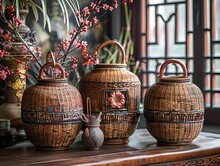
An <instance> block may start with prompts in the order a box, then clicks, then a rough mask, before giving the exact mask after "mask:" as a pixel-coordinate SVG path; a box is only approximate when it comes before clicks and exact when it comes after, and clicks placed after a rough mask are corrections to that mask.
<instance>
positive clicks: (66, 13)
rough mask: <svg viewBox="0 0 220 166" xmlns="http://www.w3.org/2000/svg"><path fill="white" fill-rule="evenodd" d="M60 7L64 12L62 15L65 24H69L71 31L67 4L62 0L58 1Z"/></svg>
mask: <svg viewBox="0 0 220 166" xmlns="http://www.w3.org/2000/svg"><path fill="white" fill-rule="evenodd" d="M57 1H58V3H59V5H60V7H61V10H62V13H63V18H64V20H63V21H64V24H65V23H67V24H68V26H67V29H69V19H68V18H69V17H68V12H67V9H66V5H65V2H63V1H62V0H57Z"/></svg>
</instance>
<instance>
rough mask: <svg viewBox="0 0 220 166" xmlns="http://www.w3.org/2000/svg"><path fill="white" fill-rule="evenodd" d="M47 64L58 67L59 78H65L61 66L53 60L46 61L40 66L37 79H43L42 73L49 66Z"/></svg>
mask: <svg viewBox="0 0 220 166" xmlns="http://www.w3.org/2000/svg"><path fill="white" fill-rule="evenodd" d="M49 66H53V67H54V68H58V69H60V71H61V78H63V79H65V78H66V76H65V71H64V69H63V67H62V66H61V65H60V64H59V63H54V62H48V63H46V64H45V65H43V66H42V68H41V69H40V74H39V79H43V73H44V70H45V69H46V68H47V67H49Z"/></svg>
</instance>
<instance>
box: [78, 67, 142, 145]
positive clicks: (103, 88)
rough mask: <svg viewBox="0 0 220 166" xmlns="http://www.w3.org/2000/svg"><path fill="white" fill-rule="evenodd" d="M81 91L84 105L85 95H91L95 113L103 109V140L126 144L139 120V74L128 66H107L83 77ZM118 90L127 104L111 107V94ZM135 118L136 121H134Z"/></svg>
mask: <svg viewBox="0 0 220 166" xmlns="http://www.w3.org/2000/svg"><path fill="white" fill-rule="evenodd" d="M79 90H80V92H81V95H82V98H83V105H84V107H85V106H86V98H87V97H89V98H90V99H91V107H92V114H98V113H99V112H103V116H102V121H101V129H102V131H103V133H104V136H105V142H104V143H105V144H106V143H107V142H108V144H123V143H127V142H128V137H129V136H130V135H131V134H133V132H134V131H135V129H136V127H137V123H138V117H139V102H140V81H139V79H138V77H137V76H136V75H135V74H133V73H131V72H130V71H128V70H127V69H126V68H125V67H124V68H117V67H112V64H111V66H109V67H108V65H105V66H104V67H99V68H96V69H94V71H92V72H91V73H88V74H87V75H86V76H84V77H83V78H82V79H81V81H80V88H79ZM115 92H118V93H120V94H121V95H123V96H124V99H125V103H123V104H122V107H120V108H112V107H111V105H110V103H109V96H110V95H111V94H112V93H115ZM106 113H108V114H106ZM129 113H131V114H129ZM132 113H133V114H132ZM132 118H133V119H135V120H133V121H132V120H131V119H132ZM106 140H108V141H106Z"/></svg>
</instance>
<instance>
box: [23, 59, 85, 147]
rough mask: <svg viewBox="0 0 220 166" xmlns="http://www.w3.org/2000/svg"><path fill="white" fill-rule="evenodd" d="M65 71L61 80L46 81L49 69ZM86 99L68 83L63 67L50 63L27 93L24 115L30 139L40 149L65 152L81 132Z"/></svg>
mask: <svg viewBox="0 0 220 166" xmlns="http://www.w3.org/2000/svg"><path fill="white" fill-rule="evenodd" d="M51 66H54V68H55V67H57V68H58V69H60V70H61V74H62V77H61V78H51V77H49V78H45V77H43V73H44V71H45V69H47V68H48V67H51ZM82 110H83V105H82V98H81V95H80V93H79V91H78V90H77V89H76V88H74V87H73V86H72V85H69V84H68V83H67V79H66V78H65V72H64V70H63V68H62V67H61V66H60V65H59V64H55V65H54V63H53V62H50V63H47V64H46V65H44V66H43V67H42V68H41V70H40V75H39V79H38V83H37V84H36V85H34V86H32V87H30V88H27V89H26V90H25V92H24V94H23V98H22V105H21V114H22V115H21V116H22V121H23V125H24V129H25V132H26V134H27V136H28V138H29V140H30V141H31V142H32V143H33V144H34V145H35V147H36V148H37V149H38V150H65V149H68V148H69V145H70V144H71V143H73V141H74V140H75V138H76V136H77V135H78V133H79V131H80V129H81V118H80V116H81V113H82Z"/></svg>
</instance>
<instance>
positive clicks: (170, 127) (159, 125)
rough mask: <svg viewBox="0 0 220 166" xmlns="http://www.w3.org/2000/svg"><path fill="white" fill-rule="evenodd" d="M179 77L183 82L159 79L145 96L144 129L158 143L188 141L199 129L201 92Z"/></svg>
mask: <svg viewBox="0 0 220 166" xmlns="http://www.w3.org/2000/svg"><path fill="white" fill-rule="evenodd" d="M176 79H179V78H176ZM186 79H187V78H186ZM181 80H182V83H180V82H179V80H176V83H175V79H173V80H172V81H171V82H169V81H168V82H167V80H166V82H164V80H161V81H159V82H158V83H156V84H154V85H152V86H151V87H150V88H149V89H148V91H147V93H146V95H145V100H144V112H145V118H146V122H147V128H148V130H149V132H150V133H151V134H152V135H153V136H154V137H155V138H156V139H157V140H158V142H160V143H165V144H185V143H191V142H192V140H193V139H195V138H196V137H197V136H198V134H199V133H200V131H201V130H202V127H203V120H204V99H203V95H202V92H201V90H200V89H199V88H198V87H197V86H196V85H194V84H193V83H190V82H189V81H187V80H186V81H184V79H182V78H181Z"/></svg>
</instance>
